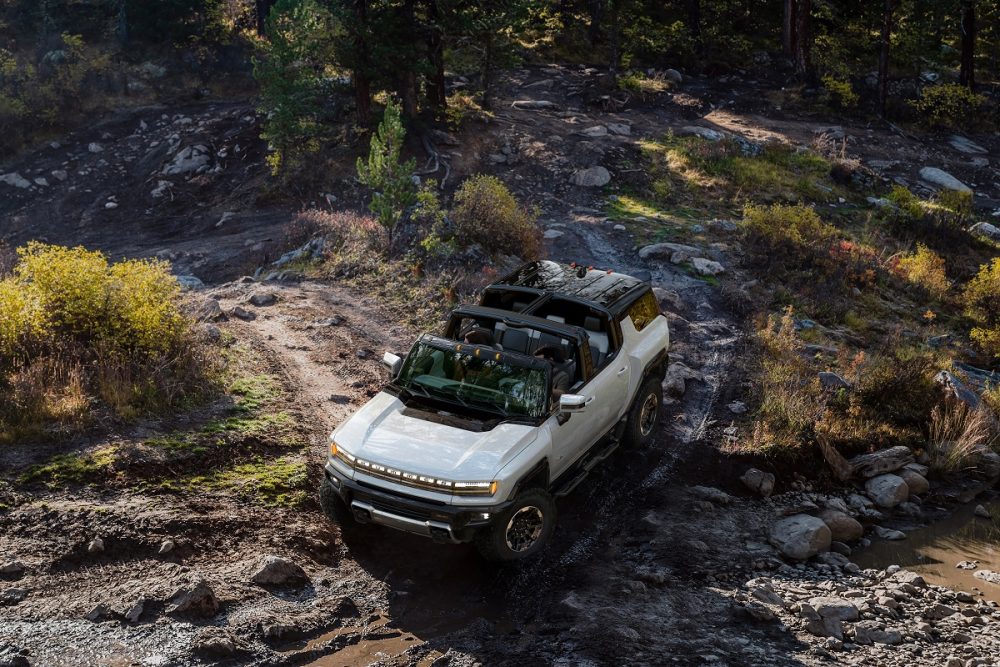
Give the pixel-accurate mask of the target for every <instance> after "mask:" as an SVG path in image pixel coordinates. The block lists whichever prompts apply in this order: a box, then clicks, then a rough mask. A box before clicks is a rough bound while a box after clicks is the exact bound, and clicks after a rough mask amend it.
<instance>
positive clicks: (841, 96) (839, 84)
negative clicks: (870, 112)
mask: <svg viewBox="0 0 1000 667" xmlns="http://www.w3.org/2000/svg"><path fill="white" fill-rule="evenodd" d="M823 87H824V88H826V90H827V92H828V93H829V94H830V99H831V101H832V102H833V104H834V106H836V107H839V108H841V109H853V108H854V107H856V106H858V100H859V99H860V98H859V97H858V94H857V93H856V92H854V88H852V87H851V82H850V81H841V80H840V79H838V78H836V77H835V76H833V75H832V74H827V75H826V76H824V77H823Z"/></svg>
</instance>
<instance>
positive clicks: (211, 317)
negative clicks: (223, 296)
mask: <svg viewBox="0 0 1000 667" xmlns="http://www.w3.org/2000/svg"><path fill="white" fill-rule="evenodd" d="M225 316H226V314H225V313H224V312H223V311H222V306H221V305H220V304H219V300H218V299H205V300H204V301H202V302H201V303H200V304H198V306H197V308H195V310H194V318H195V320H196V321H198V322H217V321H219V320H221V319H223V318H225Z"/></svg>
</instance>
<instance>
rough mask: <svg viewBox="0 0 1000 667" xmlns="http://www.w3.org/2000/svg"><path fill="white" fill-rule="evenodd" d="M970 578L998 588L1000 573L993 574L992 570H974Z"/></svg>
mask: <svg viewBox="0 0 1000 667" xmlns="http://www.w3.org/2000/svg"><path fill="white" fill-rule="evenodd" d="M972 576H974V577H975V578H976V579H982V580H983V581H985V582H987V583H990V584H995V585H997V586H1000V572H994V571H992V570H976V571H975V572H974V573H973V575H972Z"/></svg>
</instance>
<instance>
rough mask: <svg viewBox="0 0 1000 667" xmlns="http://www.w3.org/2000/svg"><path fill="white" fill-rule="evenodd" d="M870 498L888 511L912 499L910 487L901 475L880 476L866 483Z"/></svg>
mask: <svg viewBox="0 0 1000 667" xmlns="http://www.w3.org/2000/svg"><path fill="white" fill-rule="evenodd" d="M865 491H866V492H867V493H868V497H869V498H871V499H872V500H874V501H875V504H876V505H878V506H879V507H883V508H886V509H889V508H892V507H895V506H896V505H898V504H900V503H902V502H905V501H906V499H907V498H909V497H910V487H909V486H907V485H906V481H905V480H904V479H903V478H902V477H900V476H899V475H879V476H878V477H872V478H871V479H869V480H868V481H867V482H865Z"/></svg>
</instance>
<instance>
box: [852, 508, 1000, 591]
mask: <svg viewBox="0 0 1000 667" xmlns="http://www.w3.org/2000/svg"><path fill="white" fill-rule="evenodd" d="M984 506H985V507H986V508H987V509H988V510H989V511H990V513H991V514H992V515H993V518H992V519H983V518H981V517H977V516H976V515H975V507H976V503H970V504H968V505H965V506H963V507H961V508H960V509H959V510H958V511H957V512H955V514H953V515H952V516H951V517H949V518H948V519H944V520H942V521H936V522H934V523H933V524H931V525H929V526H927V527H925V528H921V529H919V530H915V531H913V532H910V533H907V536H906V539H905V540H900V541H898V542H890V541H886V540H879V541H876V542H875V543H873V544H872V546H870V547H869V548H867V549H864V550H861V551H859V552H858V553H857V554H855V557H854V561H855V562H856V563H857V564H858V565H860V566H861V567H862V568H877V569H884V568H886V567H888V566H890V565H899V566H901V567H905V568H906V569H908V570H913V571H914V572H918V573H920V575H921V576H923V578H924V579H925V580H926V581H927V583H930V584H937V585H939V586H948V587H949V588H952V589H954V590H962V591H967V592H973V589H978V590H980V591H982V592H983V594H984V597H985V599H987V600H995V601H997V602H1000V585H997V584H991V583H989V582H987V581H984V580H982V579H979V578H977V577H976V576H975V572H976V571H977V570H993V571H994V572H1000V501H995V502H993V503H989V504H986V503H984ZM962 561H978V563H977V565H976V567H975V568H974V569H962V568H958V567H956V565H958V563H960V562H962Z"/></svg>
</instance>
